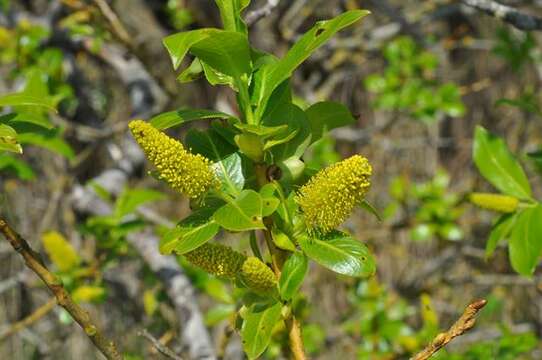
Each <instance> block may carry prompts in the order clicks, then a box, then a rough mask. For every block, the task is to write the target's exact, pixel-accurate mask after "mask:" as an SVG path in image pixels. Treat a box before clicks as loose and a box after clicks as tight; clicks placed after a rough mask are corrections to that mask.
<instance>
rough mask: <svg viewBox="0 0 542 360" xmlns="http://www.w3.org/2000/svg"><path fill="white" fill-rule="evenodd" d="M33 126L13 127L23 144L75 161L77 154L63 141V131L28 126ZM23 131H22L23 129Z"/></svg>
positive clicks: (20, 124) (20, 125)
mask: <svg viewBox="0 0 542 360" xmlns="http://www.w3.org/2000/svg"><path fill="white" fill-rule="evenodd" d="M27 125H31V124H23V123H16V124H13V126H14V127H15V128H16V129H17V132H18V134H17V139H18V140H19V142H20V143H21V144H23V145H24V144H30V145H35V146H40V147H42V148H45V149H47V150H49V151H53V152H56V153H57V154H60V155H62V156H64V157H66V158H68V159H70V160H71V159H73V158H74V157H75V153H74V152H73V149H72V148H71V146H70V145H69V144H68V143H67V142H66V141H64V139H62V137H61V136H62V132H61V129H58V128H54V129H51V130H45V129H43V128H41V127H37V126H34V125H32V126H27ZM23 128H24V130H23V131H21V130H20V129H23Z"/></svg>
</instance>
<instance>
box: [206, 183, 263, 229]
mask: <svg viewBox="0 0 542 360" xmlns="http://www.w3.org/2000/svg"><path fill="white" fill-rule="evenodd" d="M213 219H214V220H215V221H216V222H217V223H218V224H219V225H220V226H222V227H223V228H224V229H227V230H230V231H246V230H257V229H265V226H264V224H263V222H262V197H261V196H260V194H258V193H257V192H256V191H254V190H243V191H242V192H241V193H240V194H239V196H238V197H237V198H236V199H235V200H233V201H231V202H230V203H228V204H226V205H224V206H223V207H221V208H220V209H218V210H217V211H216V212H215V214H214V215H213Z"/></svg>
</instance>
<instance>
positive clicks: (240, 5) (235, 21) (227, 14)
mask: <svg viewBox="0 0 542 360" xmlns="http://www.w3.org/2000/svg"><path fill="white" fill-rule="evenodd" d="M215 3H216V5H217V6H218V8H219V9H220V18H221V19H222V25H223V27H224V30H228V31H237V32H240V33H243V34H246V33H247V26H246V24H245V23H244V22H243V19H242V18H241V11H243V9H244V8H246V7H247V6H248V4H249V3H250V0H215Z"/></svg>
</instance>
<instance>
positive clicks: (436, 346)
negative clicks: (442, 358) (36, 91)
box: [411, 299, 487, 360]
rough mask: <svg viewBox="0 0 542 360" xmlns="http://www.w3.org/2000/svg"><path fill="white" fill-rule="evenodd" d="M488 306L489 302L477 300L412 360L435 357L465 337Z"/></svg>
mask: <svg viewBox="0 0 542 360" xmlns="http://www.w3.org/2000/svg"><path fill="white" fill-rule="evenodd" d="M486 304H487V300H484V299H482V300H476V301H473V302H472V303H470V304H469V305H468V306H467V308H466V309H465V311H464V312H463V315H461V317H460V318H459V319H458V320H457V321H456V322H455V323H454V324H453V325H452V327H451V328H450V329H448V331H446V332H442V333H440V334H438V335H437V336H435V338H434V339H433V341H431V343H430V344H429V345H427V347H426V348H425V349H423V350H422V351H420V352H419V353H417V354H416V355H415V356H414V357H412V358H411V360H425V359H429V358H430V357H431V356H433V354H434V353H436V352H437V351H439V350H440V349H441V348H443V347H444V346H446V344H448V343H449V342H450V341H452V340H453V339H454V338H456V337H458V336H460V335H463V334H464V333H465V332H467V331H469V330H470V329H472V328H473V326H474V323H475V322H476V315H477V314H478V312H479V311H480V310H481V309H482V308H483V307H484V306H485V305H486Z"/></svg>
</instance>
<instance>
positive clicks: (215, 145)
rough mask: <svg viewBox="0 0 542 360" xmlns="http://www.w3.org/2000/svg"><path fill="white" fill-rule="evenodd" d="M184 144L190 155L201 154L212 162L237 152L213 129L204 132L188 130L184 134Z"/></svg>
mask: <svg viewBox="0 0 542 360" xmlns="http://www.w3.org/2000/svg"><path fill="white" fill-rule="evenodd" d="M185 143H186V145H187V147H188V148H189V149H190V151H191V152H192V153H195V154H201V155H203V156H205V157H206V158H207V159H209V160H212V161H220V160H222V159H224V158H225V157H227V156H230V155H231V154H233V153H234V152H235V150H237V148H236V147H235V146H233V145H231V144H230V143H228V142H227V141H226V140H225V139H224V137H223V136H221V135H220V134H218V133H217V131H216V130H215V129H209V130H205V131H200V130H198V129H190V130H189V131H188V133H187V134H186V138H185Z"/></svg>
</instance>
